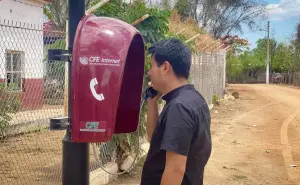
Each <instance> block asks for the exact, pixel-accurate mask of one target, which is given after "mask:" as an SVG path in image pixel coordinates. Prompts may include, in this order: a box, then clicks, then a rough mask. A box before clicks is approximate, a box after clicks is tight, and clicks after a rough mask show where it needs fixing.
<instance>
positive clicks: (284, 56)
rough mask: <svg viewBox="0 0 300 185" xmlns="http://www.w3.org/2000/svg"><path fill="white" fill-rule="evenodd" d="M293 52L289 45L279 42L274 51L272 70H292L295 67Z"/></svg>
mask: <svg viewBox="0 0 300 185" xmlns="http://www.w3.org/2000/svg"><path fill="white" fill-rule="evenodd" d="M295 67H296V66H295V63H294V53H293V51H292V48H291V47H290V46H287V45H285V44H283V43H280V44H279V45H278V46H277V48H276V51H275V55H274V60H273V70H274V71H275V72H288V71H293V69H294V68H295Z"/></svg>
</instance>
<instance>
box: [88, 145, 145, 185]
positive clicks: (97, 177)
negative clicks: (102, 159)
mask: <svg viewBox="0 0 300 185" xmlns="http://www.w3.org/2000/svg"><path fill="white" fill-rule="evenodd" d="M149 147H150V144H149V143H148V142H147V143H144V144H142V145H141V149H142V150H143V152H142V154H141V155H140V157H139V160H140V159H141V158H143V157H144V156H145V155H146V154H147V153H148V150H149ZM133 158H134V156H133V157H130V158H129V160H128V161H125V162H124V163H126V164H124V165H125V166H124V169H128V168H129V166H128V167H127V165H131V164H132V160H133ZM104 168H105V169H106V170H107V171H108V172H111V173H117V170H118V167H117V164H116V163H109V164H107V165H105V167H104ZM117 178H118V175H111V174H108V173H106V172H105V171H103V170H102V169H101V168H99V169H97V170H94V171H92V172H91V173H90V185H105V184H108V183H110V182H112V181H113V180H115V179H117Z"/></svg>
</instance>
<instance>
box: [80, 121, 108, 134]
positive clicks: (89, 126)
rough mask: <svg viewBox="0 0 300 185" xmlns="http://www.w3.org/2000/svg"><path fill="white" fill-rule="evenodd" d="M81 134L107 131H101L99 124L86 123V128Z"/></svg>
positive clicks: (82, 129)
mask: <svg viewBox="0 0 300 185" xmlns="http://www.w3.org/2000/svg"><path fill="white" fill-rule="evenodd" d="M80 131H81V132H105V129H99V122H86V124H85V128H81V129H80Z"/></svg>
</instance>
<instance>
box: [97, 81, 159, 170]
mask: <svg viewBox="0 0 300 185" xmlns="http://www.w3.org/2000/svg"><path fill="white" fill-rule="evenodd" d="M145 94H146V95H145V97H144V98H143V101H142V104H141V106H140V112H139V122H138V126H137V135H138V139H137V147H136V155H135V157H134V159H133V162H132V164H131V165H130V167H129V168H128V169H127V170H125V171H122V172H116V173H112V172H109V171H107V170H106V169H105V168H104V167H103V165H101V164H100V165H99V166H100V168H101V169H102V170H103V171H105V172H106V173H108V174H110V175H122V174H124V173H127V172H129V171H130V170H131V169H132V168H133V167H134V164H135V162H136V160H137V158H138V156H139V155H138V154H139V149H140V123H141V111H142V108H143V105H144V103H145V101H146V100H147V99H148V98H149V97H155V96H156V95H157V91H156V90H154V89H153V88H152V87H149V88H147V89H146V91H145ZM93 153H94V157H95V159H96V160H97V161H100V160H101V159H100V158H99V159H98V157H97V155H96V148H95V144H93ZM99 163H100V162H99Z"/></svg>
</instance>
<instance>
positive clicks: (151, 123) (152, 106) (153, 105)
mask: <svg viewBox="0 0 300 185" xmlns="http://www.w3.org/2000/svg"><path fill="white" fill-rule="evenodd" d="M157 101H158V97H154V98H148V111H147V124H146V128H147V136H148V141H149V142H150V141H151V138H152V134H153V131H154V129H155V127H156V124H157V120H158V104H157Z"/></svg>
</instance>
